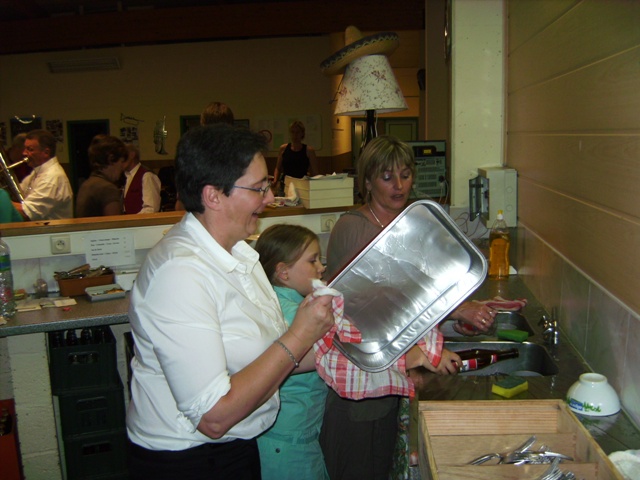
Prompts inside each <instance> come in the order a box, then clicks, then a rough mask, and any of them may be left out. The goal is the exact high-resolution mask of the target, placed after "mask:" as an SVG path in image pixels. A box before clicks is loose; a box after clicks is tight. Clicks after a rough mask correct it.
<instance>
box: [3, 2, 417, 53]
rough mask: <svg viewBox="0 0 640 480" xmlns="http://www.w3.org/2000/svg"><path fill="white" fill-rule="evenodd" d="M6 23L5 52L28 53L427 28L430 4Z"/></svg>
mask: <svg viewBox="0 0 640 480" xmlns="http://www.w3.org/2000/svg"><path fill="white" fill-rule="evenodd" d="M293 18H296V19H304V21H293V20H292V19H293ZM0 23H1V25H2V28H0V54H5V53H24V52H34V51H51V50H65V49H76V48H90V47H103V46H114V45H123V44H125V45H139V44H150V43H151V44H154V43H163V42H182V41H208V40H220V39H239V38H252V37H269V36H290V35H320V34H327V33H331V32H344V30H345V28H346V27H347V26H349V25H356V26H357V27H358V28H360V29H361V30H363V31H364V30H370V31H385V30H394V31H395V30H422V29H424V0H403V1H402V2H396V1H395V0H376V1H371V0H369V1H367V0H350V1H348V2H344V1H337V0H323V1H320V0H318V1H315V0H310V1H300V2H266V1H265V2H256V3H251V4H218V5H214V6H203V7H185V8H171V9H157V10H153V9H149V10H132V11H123V12H114V13H103V14H88V15H67V16H60V17H52V18H41V19H33V20H24V21H14V22H0ZM25 32H29V34H28V35H25V34H24V33H25ZM61 32H64V34H63V35H61Z"/></svg>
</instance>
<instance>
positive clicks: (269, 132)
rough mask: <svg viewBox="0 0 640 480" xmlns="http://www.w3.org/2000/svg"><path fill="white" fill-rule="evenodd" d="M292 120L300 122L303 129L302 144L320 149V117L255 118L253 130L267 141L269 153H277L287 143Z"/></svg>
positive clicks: (289, 139)
mask: <svg viewBox="0 0 640 480" xmlns="http://www.w3.org/2000/svg"><path fill="white" fill-rule="evenodd" d="M294 120H300V121H301V122H302V123H303V124H304V127H305V137H304V140H303V141H302V142H303V143H305V144H307V145H309V146H311V147H313V148H315V149H316V150H320V149H322V117H321V116H320V115H297V116H284V115H283V116H266V115H265V116H257V117H255V125H254V129H255V130H256V131H258V132H261V133H263V134H264V135H265V137H266V138H267V139H268V140H269V151H278V149H279V148H280V145H282V144H284V143H289V142H290V141H291V138H290V136H289V125H291V123H292V122H293V121H294Z"/></svg>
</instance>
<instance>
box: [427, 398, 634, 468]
mask: <svg viewBox="0 0 640 480" xmlns="http://www.w3.org/2000/svg"><path fill="white" fill-rule="evenodd" d="M531 435H536V437H537V441H536V443H535V444H534V446H533V448H534V449H535V448H536V447H540V446H541V445H543V444H545V445H547V446H548V449H549V450H551V451H554V452H559V453H563V454H565V455H569V456H571V457H573V458H574V461H573V462H569V461H566V462H563V463H561V464H560V466H561V468H562V470H563V471H572V472H573V473H575V474H576V476H577V478H584V479H586V480H614V479H615V480H624V479H623V477H622V475H621V474H620V473H619V472H618V470H617V469H616V468H615V467H614V465H613V464H612V463H611V461H610V460H609V458H608V457H607V455H606V454H605V453H604V452H603V451H602V449H601V448H600V446H599V445H598V444H597V443H596V442H595V440H594V439H593V437H592V436H591V434H590V433H589V432H588V431H587V429H586V428H585V427H584V426H583V425H582V424H581V423H580V421H579V420H578V419H577V418H576V416H575V415H574V414H573V413H572V412H571V410H569V407H568V406H567V405H566V404H565V403H564V402H563V401H562V400H509V401H495V400H486V401H485V400H473V401H424V402H420V473H421V475H422V479H423V480H465V479H469V480H507V479H519V480H529V479H530V480H536V479H538V478H540V476H541V475H542V474H543V473H544V472H545V471H546V470H547V469H548V468H549V465H522V466H517V465H487V464H485V465H468V463H469V462H470V461H471V460H473V459H474V458H477V457H479V456H480V455H483V454H485V453H489V452H507V451H510V450H513V449H514V448H515V447H517V446H518V445H521V444H522V443H523V442H524V441H526V440H527V439H528V438H529V437H530V436H531ZM489 463H490V462H489Z"/></svg>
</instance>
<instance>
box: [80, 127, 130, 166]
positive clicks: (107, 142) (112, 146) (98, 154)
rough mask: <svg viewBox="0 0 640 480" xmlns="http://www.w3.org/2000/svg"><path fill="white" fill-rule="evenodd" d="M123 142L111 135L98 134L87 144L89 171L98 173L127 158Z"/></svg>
mask: <svg viewBox="0 0 640 480" xmlns="http://www.w3.org/2000/svg"><path fill="white" fill-rule="evenodd" d="M128 155H129V154H128V152H127V148H126V147H125V146H124V142H123V141H122V140H120V139H119V138H117V137H113V136H111V135H105V134H102V133H101V134H99V135H96V136H95V137H93V140H91V143H90V144H89V164H90V165H91V170H94V171H100V170H102V169H103V168H104V167H107V166H109V165H111V164H112V163H116V162H117V161H119V160H121V159H126V158H127V156H128Z"/></svg>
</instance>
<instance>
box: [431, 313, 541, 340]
mask: <svg viewBox="0 0 640 480" xmlns="http://www.w3.org/2000/svg"><path fill="white" fill-rule="evenodd" d="M453 324H454V322H453V321H447V322H444V324H442V325H440V331H441V332H442V334H443V335H444V336H445V337H446V338H467V339H468V338H469V337H465V336H464V335H461V334H460V333H458V332H456V331H455V330H454V329H453ZM494 325H495V326H496V329H497V330H523V331H525V332H527V333H528V334H529V335H530V336H531V335H533V333H534V332H533V330H532V329H531V327H530V326H529V322H528V321H527V319H526V318H525V316H524V315H522V314H521V313H519V312H499V313H498V314H497V315H496V318H495V321H494ZM495 336H496V333H495V331H494V332H491V333H490V334H488V335H478V336H477V337H472V338H482V339H484V338H486V337H492V338H495Z"/></svg>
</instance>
